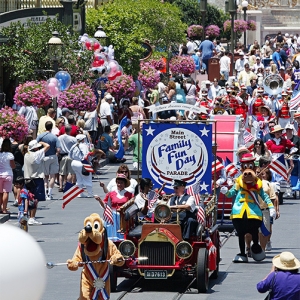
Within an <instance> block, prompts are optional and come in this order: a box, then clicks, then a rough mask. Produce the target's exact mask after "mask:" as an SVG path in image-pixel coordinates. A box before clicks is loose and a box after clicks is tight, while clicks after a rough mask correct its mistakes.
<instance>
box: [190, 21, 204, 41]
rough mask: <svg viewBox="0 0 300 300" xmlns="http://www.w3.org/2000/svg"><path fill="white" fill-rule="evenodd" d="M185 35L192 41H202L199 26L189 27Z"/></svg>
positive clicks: (200, 27)
mask: <svg viewBox="0 0 300 300" xmlns="http://www.w3.org/2000/svg"><path fill="white" fill-rule="evenodd" d="M187 34H188V37H189V38H190V39H192V40H198V39H202V34H203V27H202V26H201V25H191V26H189V27H188V29H187Z"/></svg>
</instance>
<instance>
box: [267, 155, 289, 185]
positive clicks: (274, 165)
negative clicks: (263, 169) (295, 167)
mask: <svg viewBox="0 0 300 300" xmlns="http://www.w3.org/2000/svg"><path fill="white" fill-rule="evenodd" d="M269 168H270V169H272V170H273V171H274V172H276V173H277V174H279V175H281V176H282V177H283V178H284V179H285V180H288V175H287V173H288V172H287V167H286V164H285V159H284V154H281V155H280V156H278V157H277V158H275V159H274V160H272V162H271V163H270V164H269Z"/></svg>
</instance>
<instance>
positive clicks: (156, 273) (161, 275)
mask: <svg viewBox="0 0 300 300" xmlns="http://www.w3.org/2000/svg"><path fill="white" fill-rule="evenodd" d="M144 277H145V279H167V277H168V276H167V271H166V270H163V271H161V270H146V271H145V275H144Z"/></svg>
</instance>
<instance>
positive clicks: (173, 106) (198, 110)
mask: <svg viewBox="0 0 300 300" xmlns="http://www.w3.org/2000/svg"><path fill="white" fill-rule="evenodd" d="M145 108H147V109H149V112H152V113H153V112H154V113H158V112H161V111H165V110H188V111H190V112H193V113H195V114H207V110H206V107H204V106H195V105H190V104H185V103H168V104H163V105H159V106H155V105H154V104H153V105H150V106H147V107H145Z"/></svg>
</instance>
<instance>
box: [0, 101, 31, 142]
mask: <svg viewBox="0 0 300 300" xmlns="http://www.w3.org/2000/svg"><path fill="white" fill-rule="evenodd" d="M27 134H28V124H27V121H26V119H25V117H23V116H20V115H19V114H18V112H16V111H15V110H13V109H12V108H10V107H8V106H5V107H4V108H2V109H1V110H0V137H2V138H13V139H14V140H16V141H18V142H21V141H23V140H24V138H25V137H26V135H27Z"/></svg>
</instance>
